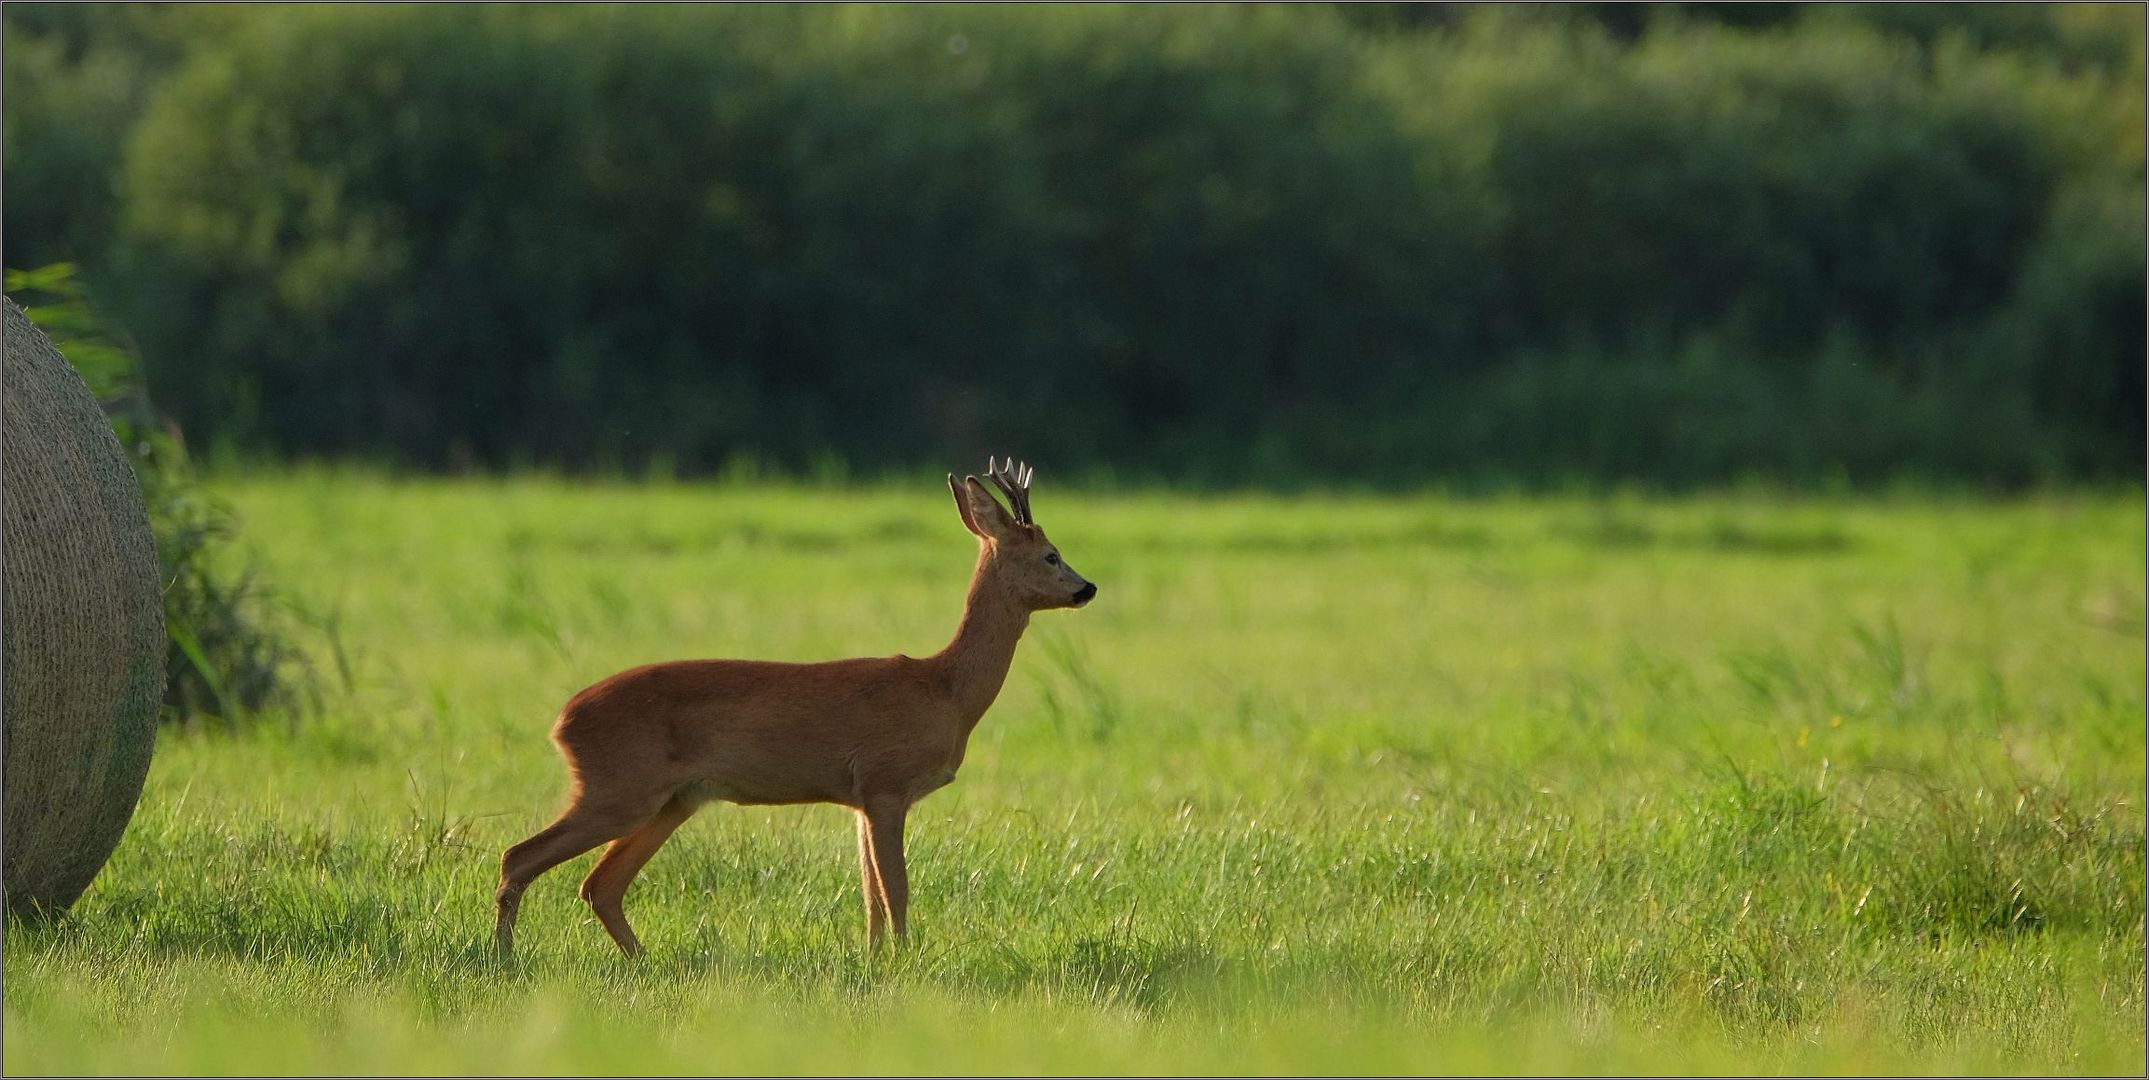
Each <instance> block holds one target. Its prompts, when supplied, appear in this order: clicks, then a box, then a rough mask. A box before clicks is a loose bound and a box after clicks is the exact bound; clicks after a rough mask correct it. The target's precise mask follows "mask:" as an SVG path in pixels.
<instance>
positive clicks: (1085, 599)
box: [1074, 582, 1097, 604]
mask: <svg viewBox="0 0 2149 1080" xmlns="http://www.w3.org/2000/svg"><path fill="white" fill-rule="evenodd" d="M1096 595H1097V586H1096V584H1095V583H1094V582H1092V583H1090V584H1088V585H1084V586H1082V591H1081V592H1078V593H1076V594H1075V595H1074V602H1075V603H1077V604H1087V603H1089V602H1090V598H1091V597H1094V596H1096Z"/></svg>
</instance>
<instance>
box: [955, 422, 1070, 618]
mask: <svg viewBox="0 0 2149 1080" xmlns="http://www.w3.org/2000/svg"><path fill="white" fill-rule="evenodd" d="M1032 475H1033V470H1032V469H1031V468H1030V467H1029V466H1027V465H1017V464H1016V463H1015V462H1014V460H1013V459H1010V460H1009V461H1008V462H1007V463H1006V464H1004V465H1002V464H999V463H998V461H997V459H992V458H988V459H986V462H985V476H986V478H987V479H989V480H991V481H992V482H993V484H994V485H995V486H997V487H998V488H999V489H1000V492H1001V494H1003V495H1006V496H1007V506H1006V507H1002V506H1001V505H1000V500H998V499H995V498H993V497H992V493H991V492H990V491H987V490H985V485H984V484H982V483H980V482H979V481H978V478H977V477H975V476H965V477H963V478H962V479H961V480H957V479H956V478H955V474H954V473H949V474H948V490H950V491H952V492H954V493H955V509H956V511H957V512H959V513H961V514H962V516H963V525H964V526H965V527H967V528H968V529H969V530H970V531H971V532H973V533H976V534H977V537H978V541H979V543H980V544H981V545H983V547H984V549H985V551H984V557H983V559H982V560H981V561H980V564H979V574H980V576H984V575H987V574H990V575H991V577H992V579H993V581H994V582H995V583H996V584H997V585H998V586H999V587H1000V588H1002V589H1004V590H1006V591H1007V593H1008V594H1009V595H1011V596H1012V597H1013V598H1014V599H1015V601H1016V602H1017V603H1020V604H1022V605H1023V606H1024V607H1026V608H1028V609H1029V610H1031V611H1041V610H1044V609H1046V608H1075V607H1081V606H1082V605H1084V604H1087V603H1089V602H1090V599H1091V598H1092V597H1094V596H1096V595H1097V586H1095V585H1092V584H1090V582H1089V580H1088V579H1087V578H1084V577H1083V576H1082V575H1080V574H1077V573H1075V570H1074V567H1072V566H1069V565H1067V560H1065V559H1063V558H1060V549H1059V548H1058V547H1057V546H1056V545H1054V544H1053V543H1052V541H1051V540H1050V539H1047V538H1046V536H1045V530H1043V529H1040V528H1038V527H1037V522H1036V521H1034V520H1033V519H1032V518H1031V517H1030V477H1031V476H1032Z"/></svg>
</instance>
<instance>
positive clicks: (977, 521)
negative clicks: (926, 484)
mask: <svg viewBox="0 0 2149 1080" xmlns="http://www.w3.org/2000/svg"><path fill="white" fill-rule="evenodd" d="M948 486H949V487H951V488H955V506H956V508H957V509H959V510H961V511H962V512H963V524H965V525H968V526H969V527H970V531H971V532H974V533H976V534H978V535H979V536H982V537H985V538H986V539H988V540H1004V539H1006V538H1007V535H1008V534H1009V533H1012V532H1014V531H1015V519H1014V518H1012V517H1009V516H1008V513H1007V511H1006V510H1004V509H1002V508H1001V506H1000V500H998V499H995V498H993V497H992V493H991V492H989V491H986V490H985V485H983V484H980V483H978V478H977V477H975V476H965V477H963V482H962V486H961V487H956V486H955V476H954V474H953V473H950V474H949V475H948Z"/></svg>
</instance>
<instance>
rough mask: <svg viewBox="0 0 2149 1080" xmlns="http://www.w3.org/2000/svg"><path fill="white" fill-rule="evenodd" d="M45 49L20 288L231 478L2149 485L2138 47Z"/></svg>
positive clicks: (1643, 35)
mask: <svg viewBox="0 0 2149 1080" xmlns="http://www.w3.org/2000/svg"><path fill="white" fill-rule="evenodd" d="M1388 7H1389V8H1396V7H1397V6H1394V5H1390V6H1388ZM1707 7H1710V6H1704V8H1707ZM1585 8H1586V6H1585ZM16 10H17V9H14V8H11V9H10V13H9V16H8V18H9V20H10V21H9V42H8V43H9V49H10V57H11V64H10V68H9V72H8V75H9V82H8V97H7V110H8V117H9V122H8V138H9V144H8V159H7V169H8V176H7V179H8V181H9V182H10V184H9V196H10V197H9V199H8V202H7V207H6V215H7V220H6V225H7V230H8V240H7V244H8V250H7V253H6V257H7V259H8V261H9V263H10V264H11V265H12V264H16V263H17V262H18V261H22V262H28V261H32V258H31V256H33V255H34V256H35V257H36V259H37V260H40V261H41V260H42V259H45V258H50V257H53V256H54V255H59V256H65V257H74V258H80V259H84V260H86V261H87V262H88V263H89V265H90V266H91V268H92V271H93V273H94V275H95V279H94V280H95V284H96V285H97V286H98V288H99V290H100V292H101V293H102V294H103V295H105V296H106V297H108V300H109V305H110V306H111V307H112V309H113V310H115V311H116V312H117V313H119V314H120V315H121V316H122V317H123V319H124V320H125V322H126V323H127V324H128V325H129V326H130V327H131V328H132V330H133V332H134V333H135V334H136V336H137V337H138V338H139V341H140V344H141V347H142V350H143V353H144V355H145V357H146V360H147V364H148V366H149V369H150V371H151V374H152V378H153V389H154V392H155V393H156V396H157V398H158V400H159V401H160V402H161V403H162V404H164V405H165V406H166V407H167V408H169V409H170V410H171V411H173V412H174V413H175V414H176V415H177V416H178V417H179V418H180V420H181V421H182V422H183V423H184V424H185V426H186V430H187V431H188V433H189V436H190V438H192V439H194V440H196V441H197V442H200V441H224V442H230V443H232V444H234V445H237V446H239V447H242V448H246V449H249V450H253V451H257V452H268V453H273V454H279V455H357V456H365V457H370V458H380V459H388V460H395V461H401V462H405V463H409V464H414V465H418V466H422V467H442V466H456V465H462V464H479V465H491V466H500V465H514V464H523V463H535V464H557V465H565V466H569V467H591V466H599V467H602V466H621V467H628V468H633V467H637V466H639V465H641V464H644V463H647V462H653V461H656V462H665V463H668V464H670V465H673V466H676V467H679V468H683V469H688V470H698V469H705V468H713V467H717V466H719V465H721V464H722V463H723V462H725V461H726V460H727V459H730V458H732V457H734V456H738V455H751V456H754V457H757V458H760V459H763V460H767V461H773V462H777V463H781V464H786V465H791V466H799V465H803V464H805V463H807V462H809V461H812V460H815V459H817V458H825V457H828V456H833V457H835V458H838V459H841V460H844V461H847V462H849V463H850V465H851V466H852V467H853V468H856V469H865V470H877V469H882V468H905V467H910V466H913V465H918V464H928V463H943V462H948V461H962V460H968V459H969V458H972V457H977V456H980V455H982V454H983V453H984V452H985V451H986V450H988V449H997V448H1001V447H1007V448H1015V449H1019V450H1021V451H1022V452H1023V453H1025V454H1028V455H1030V456H1033V457H1035V458H1040V459H1045V460H1050V461H1053V462H1055V463H1058V467H1059V468H1062V469H1063V470H1064V469H1080V468H1108V469H1114V470H1119V471H1122V472H1124V471H1133V472H1137V473H1151V474H1157V475H1171V476H1174V477H1177V478H1179V479H1182V480H1187V481H1195V482H1201V481H1206V482H1256V483H1296V482H1302V481H1308V480H1320V479H1342V480H1369V481H1379V482H1414V481H1421V480H1426V479H1433V478H1460V479H1471V478H1483V477H1499V478H1505V479H1510V480H1514V481H1517V482H1523V483H1542V482H1548V481H1560V480H1566V479H1580V480H1604V479H1640V480H1646V481H1655V482H1661V483H1665V484H1674V485H1686V484H1706V483H1715V482H1722V481H1725V480H1729V479H1733V478H1737V477H1741V476H1747V475H1762V476H1771V477H1775V478H1779V479H1782V480H1785V481H1788V482H1792V483H1807V482H1814V481H1818V480H1822V479H1825V478H1831V477H1839V476H1841V477H1848V478H1849V479H1851V480H1852V481H1854V482H1857V481H1874V482H1877V481H1882V480H1886V479H1890V478H1893V477H1894V476H1897V475H1899V474H1904V473H1910V474H1921V475H1926V476H1931V477H1936V478H1945V479H1957V480H1967V481H1971V482H1977V483H1985V484H1996V485H2012V484H2019V483H2024V482H2035V481H2053V480H2062V481H2063V480H2077V479H2092V480H2094V479H2108V478H2138V477H2140V475H2141V470H2142V461H2143V455H2142V448H2143V442H2142V439H2143V425H2142V405H2143V382H2142V372H2143V359H2144V357H2143V339H2142V327H2143V319H2144V316H2143V295H2144V271H2143V249H2142V235H2143V219H2142V204H2143V194H2142V192H2143V187H2142V176H2143V172H2142V140H2141V130H2140V129H2141V124H2142V109H2141V99H2142V64H2141V53H2140V47H2139V44H2140V42H2139V39H2140V34H2141V14H2140V11H2139V9H2115V10H2112V11H2105V12H2101V13H2100V12H2094V11H2092V12H2088V13H2084V12H2080V11H2073V10H2054V11H2048V12H2044V13H2042V14H2035V13H2032V14H2031V15H2025V14H2023V13H2022V12H2020V11H2017V12H2014V13H2012V14H2010V15H2008V16H2007V18H2006V19H1999V18H1998V17H1995V16H1982V15H1976V14H1973V13H1971V12H1968V11H1962V12H1958V13H1957V15H1958V16H1959V18H1960V25H1959V26H1957V25H1951V24H1950V23H1948V22H1947V21H1946V19H1945V17H1944V15H1945V13H1944V12H1943V13H1942V15H1941V16H1933V15H1924V16H1919V17H1917V18H1911V17H1909V16H1905V15H1902V14H1901V13H1895V14H1889V13H1886V12H1877V13H1860V12H1859V11H1857V10H1851V11H1845V10H1841V9H1832V8H1817V9H1811V10H1807V9H1800V8H1789V9H1781V10H1777V11H1775V12H1773V13H1767V14H1766V17H1758V18H1752V19H1749V20H1748V22H1750V23H1751V24H1752V25H1746V26H1725V25H1720V23H1722V22H1723V21H1724V20H1723V19H1722V18H1710V17H1705V16H1706V15H1707V12H1706V11H1705V10H1704V11H1688V10H1685V9H1676V8H1670V7H1669V6H1665V5H1656V6H1652V7H1651V8H1650V9H1649V10H1648V11H1647V12H1644V13H1642V14H1639V15H1637V14H1634V13H1623V14H1619V15H1617V16H1616V17H1615V18H1613V20H1612V21H1613V22H1615V23H1616V25H1611V26H1610V27H1609V29H1607V28H1606V23H1607V20H1606V19H1604V18H1597V17H1594V16H1592V15H1591V14H1590V12H1589V11H1587V10H1582V9H1578V10H1561V11H1556V13H1555V14H1552V15H1545V14H1542V13H1537V14H1532V13H1530V12H1529V11H1523V10H1507V11H1494V12H1491V13H1488V14H1483V15H1478V14H1474V13H1464V12H1455V11H1447V10H1445V9H1442V10H1440V11H1436V12H1434V13H1433V17H1428V16H1426V14H1425V13H1424V12H1420V11H1416V10H1415V9H1402V10H1401V11H1389V12H1386V13H1383V12H1382V11H1380V10H1374V11H1369V12H1361V13H1349V12H1346V13H1340V14H1339V13H1337V12H1334V11H1331V10H1329V9H1326V8H1318V7H1263V6H1235V7H1205V8H1195V9H1178V8H1146V7H1145V8H1134V9H1095V8H1047V9H1033V8H943V7H933V8H889V9H881V8H759V7H748V8H733V7H711V8H703V7H682V8H672V7H572V8H564V9H562V8H550V7H544V8H540V7H535V6H530V7H524V6H498V7H494V6H485V7H461V6H457V7H451V8H443V9H424V8H419V7H409V8H404V7H390V8H372V7H358V6H351V7H340V6H337V7H291V8H285V9H281V10H270V11H266V12H251V11H249V12H243V13H241V12H236V11H232V10H228V9H184V8H183V9H180V10H179V11H177V12H173V13H155V14H151V13H135V14H134V15H132V16H129V15H124V14H123V15H106V16H101V17H100V18H101V19H103V23H102V24H100V23H97V22H95V21H94V20H89V19H85V18H83V17H75V18H72V19H70V18H66V17H62V16H55V15H44V16H40V17H41V18H43V19H44V20H45V22H44V23H43V24H41V25H40V24H37V23H36V22H35V21H34V20H33V21H31V22H18V21H17V16H16V14H15V12H16ZM122 10H124V9H122ZM145 26H147V27H153V28H154V29H144V27H145ZM115 27H117V29H115ZM2129 35H2131V37H2129ZM18 46H23V49H22V50H21V51H20V55H21V56H28V57H30V58H31V59H30V61H29V66H33V67H35V68H36V71H37V72H43V73H44V75H43V76H41V78H40V80H39V81H37V82H36V85H35V86H33V87H32V88H30V89H29V90H26V91H24V92H23V97H24V98H26V99H27V101H23V100H18V90H21V89H22V87H21V85H20V82H24V81H28V80H27V78H26V79H24V80H20V81H19V80H18V78H17V75H16V71H17V67H18V65H17V64H15V63H13V61H15V60H16V59H18ZM39 50H43V51H42V52H40V51H39ZM129 50H131V52H130V51H129ZM114 55H118V56H132V57H136V58H138V59H139V62H138V63H134V64H133V65H132V66H131V67H129V66H127V65H120V67H121V68H124V69H125V70H127V71H129V72H131V73H132V74H130V75H129V76H128V79H125V80H119V81H120V82H123V83H125V85H123V86H116V87H115V86H114V85H111V83H112V82H113V80H114V79H117V76H113V75H110V74H109V71H110V70H112V69H113V67H114V65H113V64H112V63H111V62H110V61H109V60H108V59H105V60H101V59H100V56H105V57H109V56H114ZM40 65H41V66H40ZM100 65H103V66H102V67H100ZM99 71H105V72H107V74H104V75H98V74H96V73H97V72H99ZM166 71H168V72H169V74H168V75H163V74H160V73H162V72H166ZM70 80H72V81H70ZM129 80H132V81H129ZM146 86H153V90H151V89H143V88H144V87H146ZM18 121H20V122H21V127H22V128H23V134H22V137H21V138H20V139H18V137H17V135H18V130H17V128H18ZM101 132H102V133H106V134H103V135H102V138H103V139H104V140H105V141H104V142H102V143H100V142H99V141H98V140H99V137H100V135H99V133H101ZM101 168H102V169H105V170H106V172H105V173H104V174H103V175H104V176H105V177H106V178H107V179H108V181H109V183H108V184H107V189H106V190H104V191H102V192H100V191H99V189H98V188H96V187H95V186H88V189H87V190H88V193H87V194H82V193H79V192H74V193H71V192H69V191H67V190H65V185H64V182H63V181H64V179H65V178H66V177H69V176H85V177H87V176H89V175H93V174H97V173H98V170H99V169H101ZM19 177H25V178H29V179H28V180H26V181H25V183H24V184H23V185H22V186H18V185H17V184H16V183H15V182H16V181H17V180H18V178H19ZM77 186H78V187H81V186H83V185H77ZM26 188H27V189H28V193H26V192H25V189H26ZM56 207H57V209H56ZM18 255H22V256H23V258H21V259H18Z"/></svg>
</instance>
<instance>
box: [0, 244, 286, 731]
mask: <svg viewBox="0 0 2149 1080" xmlns="http://www.w3.org/2000/svg"><path fill="white" fill-rule="evenodd" d="M6 291H7V293H8V295H9V296H11V297H13V298H15V299H16V300H17V302H18V303H23V308H24V312H25V313H26V314H27V315H28V316H29V318H30V321H31V322H32V323H34V324H36V325H37V326H38V327H39V328H40V329H42V330H43V331H44V332H45V334H46V335H47V336H48V337H50V338H51V339H52V342H53V344H54V345H56V346H57V347H58V348H59V350H60V352H61V353H62V354H63V355H64V356H65V357H66V359H67V361H68V363H69V364H70V365H71V366H72V367H73V368H74V369H75V370H76V372H77V373H79V374H80V375H81V376H82V379H83V381H84V382H85V383H87V384H88V386H89V390H90V393H91V394H92V395H93V396H95V397H96V399H97V400H98V402H99V403H101V404H102V406H103V408H104V412H105V416H106V418H107V419H108V420H109V421H110V422H111V425H112V432H113V434H114V435H115V436H116V437H117V438H118V440H119V444H120V447H121V448H122V450H123V451H124V452H125V454H126V457H127V463H128V464H129V465H130V466H132V467H133V470H134V475H135V477H136V479H137V480H138V481H139V482H140V484H141V491H142V501H143V502H144V504H145V505H146V507H147V510H148V514H149V524H150V530H151V532H152V533H153V534H154V535H155V538H156V548H157V566H158V583H159V586H160V588H161V590H162V595H163V606H164V627H165V636H166V638H167V648H166V653H165V665H164V667H165V679H164V696H163V704H162V708H161V709H160V710H159V717H160V719H161V721H162V722H164V723H168V724H185V725H208V726H214V727H231V726H233V725H235V724H238V723H241V722H244V721H247V720H251V719H255V718H259V717H261V716H263V715H265V714H267V713H268V712H271V711H289V710H293V709H295V708H297V707H299V706H301V705H304V704H307V703H310V702H317V699H318V686H317V680H316V679H315V678H314V673H313V671H312V669H311V667H310V666H309V665H308V663H307V661H306V658H305V657H304V656H303V654H302V653H301V652H300V651H299V650H298V648H297V647H296V646H295V645H294V643H293V640H292V639H293V637H294V635H295V634H296V633H297V631H298V630H299V628H300V627H299V622H300V616H299V613H298V612H297V611H295V610H294V609H292V608H291V607H289V606H288V605H287V604H286V603H284V602H282V601H280V600H279V599H278V598H276V597H275V596H274V595H273V594H272V593H271V592H270V591H269V590H267V589H266V588H265V587H264V586H263V585H262V583H261V581H260V579H259V578H258V577H257V576H256V575H255V573H254V571H253V568H252V566H251V565H249V564H247V563H245V562H243V561H240V560H235V559H232V558H228V557H227V554H226V553H227V549H228V547H229V545H230V543H231V542H232V541H233V540H234V539H235V537H236V533H237V530H236V522H235V520H234V518H233V516H232V514H231V511H230V509H229V508H228V507H226V506H225V505H224V504H223V503H222V502H220V501H219V500H217V499H216V498H214V497H213V496H211V495H210V494H209V493H208V492H207V491H205V490H203V488H202V485H201V483H200V481H199V479H198V478H197V477H196V476H195V474H194V471H193V468H192V466H191V465H190V463H189V462H188V459H187V454H186V446H185V444H184V442H183V441H182V440H181V438H180V436H179V434H178V431H177V429H176V428H174V427H172V426H171V425H170V424H168V423H167V422H165V421H164V420H163V419H162V418H161V417H159V416H158V414H157V411H156V409H155V408H154V406H152V405H151V403H150V400H149V393H148V390H147V388H146V386H145V384H144V382H143V380H142V378H141V373H140V369H139V366H138V365H137V363H136V361H135V355H134V353H133V351H132V350H131V349H130V348H129V347H128V346H127V345H126V344H124V343H123V338H122V337H121V335H120V334H118V333H117V332H115V331H114V330H113V329H112V327H111V326H110V325H109V324H107V323H106V322H105V321H104V320H103V319H101V318H100V317H99V315H98V314H97V313H96V312H95V311H94V310H93V309H92V308H91V306H90V304H89V301H88V298H87V297H86V296H85V295H84V292H83V290H82V287H81V283H80V281H79V280H78V279H77V277H76V274H75V268H74V266H72V265H71V264H67V263H59V264H54V265H51V266H46V267H41V268H38V269H35V270H9V271H7V273H6ZM30 300H38V301H42V302H38V303H24V301H30Z"/></svg>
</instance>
